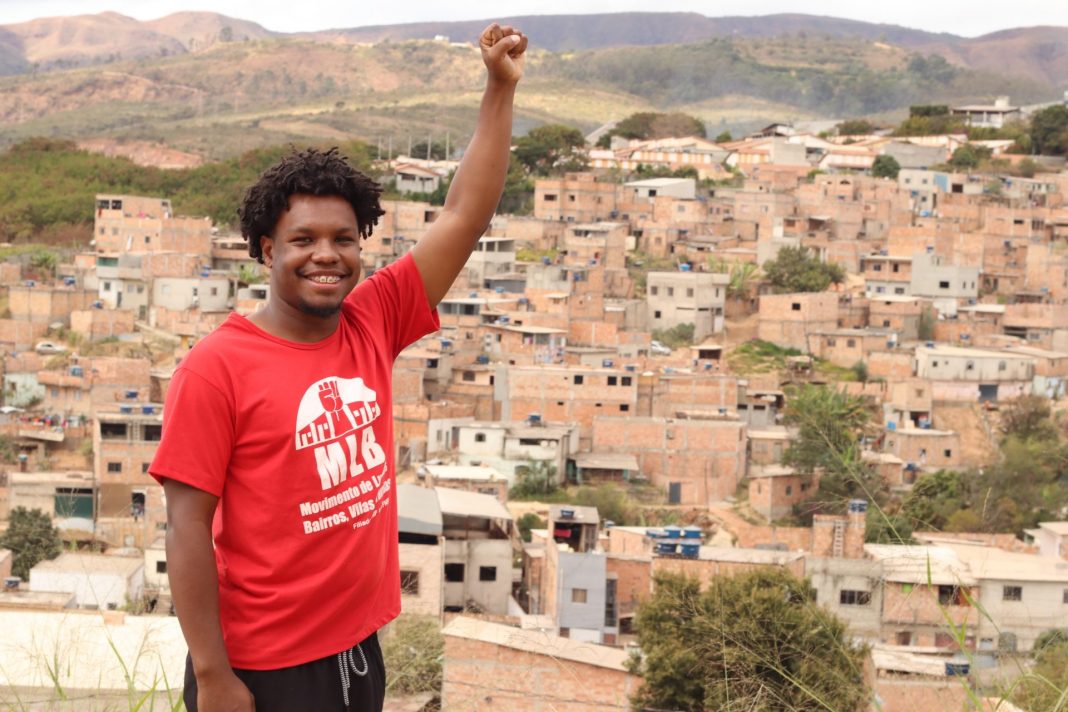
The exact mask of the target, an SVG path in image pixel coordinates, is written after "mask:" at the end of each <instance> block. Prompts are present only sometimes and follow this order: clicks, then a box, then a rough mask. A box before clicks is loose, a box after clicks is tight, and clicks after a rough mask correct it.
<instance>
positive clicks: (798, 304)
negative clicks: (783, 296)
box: [790, 302, 801, 311]
mask: <svg viewBox="0 0 1068 712" xmlns="http://www.w3.org/2000/svg"><path fill="white" fill-rule="evenodd" d="M790 309H792V310H793V311H801V302H794V303H793V304H791V305H790Z"/></svg>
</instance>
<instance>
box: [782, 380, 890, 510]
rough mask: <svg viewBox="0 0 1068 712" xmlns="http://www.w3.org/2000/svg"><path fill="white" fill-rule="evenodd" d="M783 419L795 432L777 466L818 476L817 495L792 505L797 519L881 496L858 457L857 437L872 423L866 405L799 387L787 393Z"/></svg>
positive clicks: (881, 487) (876, 479)
mask: <svg viewBox="0 0 1068 712" xmlns="http://www.w3.org/2000/svg"><path fill="white" fill-rule="evenodd" d="M784 416H785V417H784V421H785V423H786V424H787V425H792V426H794V427H796V428H797V431H798V432H797V438H796V439H795V440H794V441H793V442H792V443H791V444H790V447H788V448H787V449H786V452H785V453H783V464H784V465H787V466H788V467H793V468H794V469H795V470H797V471H798V472H800V473H802V474H806V475H809V474H813V473H817V472H818V473H820V486H819V491H818V492H817V493H816V494H815V495H814V496H813V497H811V498H810V499H808V500H806V501H805V502H803V503H802V504H801V505H800V506H799V507H798V513H799V514H800V516H801V517H802V519H803V520H805V521H807V520H809V519H810V518H811V516H812V515H813V514H817V513H824V514H831V513H840V512H844V511H845V507H846V504H847V503H848V501H849V500H851V499H864V500H867V501H880V500H881V499H882V498H883V495H884V494H885V489H886V485H885V482H884V481H883V479H882V478H881V477H880V476H879V475H878V473H876V472H875V470H874V469H873V468H872V467H870V466H869V465H868V463H866V462H864V461H863V460H862V459H861V439H862V438H863V436H864V435H865V433H866V432H867V431H868V428H869V426H870V423H871V420H872V412H871V406H870V405H869V404H868V402H867V401H865V400H864V399H863V398H861V397H859V396H853V395H850V394H848V393H846V392H845V391H840V390H838V389H836V388H831V387H828V386H813V385H804V386H801V387H800V388H797V389H795V390H794V391H793V392H792V393H790V395H789V398H788V399H787V402H786V410H785V413H784Z"/></svg>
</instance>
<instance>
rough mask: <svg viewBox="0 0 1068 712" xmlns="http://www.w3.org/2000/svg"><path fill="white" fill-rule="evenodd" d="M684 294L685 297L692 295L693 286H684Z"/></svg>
mask: <svg viewBox="0 0 1068 712" xmlns="http://www.w3.org/2000/svg"><path fill="white" fill-rule="evenodd" d="M686 296H687V297H692V296H693V287H687V288H686Z"/></svg>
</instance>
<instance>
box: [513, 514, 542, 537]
mask: <svg viewBox="0 0 1068 712" xmlns="http://www.w3.org/2000/svg"><path fill="white" fill-rule="evenodd" d="M544 526H545V520H544V519H542V518H541V517H539V516H538V515H537V514H535V513H534V512H527V513H526V514H524V515H523V516H522V517H520V518H519V519H517V520H516V521H515V527H516V530H517V531H518V532H519V538H520V539H522V540H523V541H525V542H529V541H530V540H531V538H532V537H531V534H530V530H531V529H541V528H542V527H544Z"/></svg>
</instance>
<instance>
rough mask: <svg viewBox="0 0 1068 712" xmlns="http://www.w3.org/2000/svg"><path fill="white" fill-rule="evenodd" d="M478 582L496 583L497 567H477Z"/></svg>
mask: <svg viewBox="0 0 1068 712" xmlns="http://www.w3.org/2000/svg"><path fill="white" fill-rule="evenodd" d="M478 580H479V581H496V580H497V567H496V566H479V567H478Z"/></svg>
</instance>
